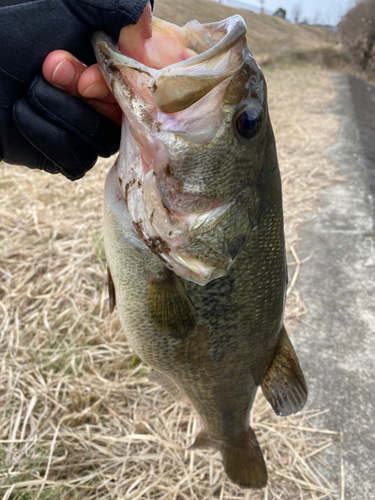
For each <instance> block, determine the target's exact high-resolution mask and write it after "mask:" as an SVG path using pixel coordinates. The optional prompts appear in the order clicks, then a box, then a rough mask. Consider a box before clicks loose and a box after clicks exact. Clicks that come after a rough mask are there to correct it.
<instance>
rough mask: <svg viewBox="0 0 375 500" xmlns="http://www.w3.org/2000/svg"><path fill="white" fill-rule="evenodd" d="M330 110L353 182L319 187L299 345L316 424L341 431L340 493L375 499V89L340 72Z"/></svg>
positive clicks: (334, 474)
mask: <svg viewBox="0 0 375 500" xmlns="http://www.w3.org/2000/svg"><path fill="white" fill-rule="evenodd" d="M334 82H335V86H336V87H337V89H338V91H339V93H338V98H337V100H336V102H335V105H334V108H333V109H332V112H333V113H334V114H335V115H337V116H339V117H340V118H341V120H342V127H341V130H340V132H339V134H338V140H337V142H336V144H335V145H334V146H333V147H331V148H330V149H329V150H328V152H327V154H328V155H329V157H330V158H333V159H334V160H335V161H337V162H338V164H339V169H340V173H341V174H342V175H343V176H344V177H345V179H346V180H345V182H342V183H340V184H336V185H334V186H332V187H329V188H328V189H325V190H323V191H322V192H321V196H322V201H323V205H322V209H321V213H320V216H319V217H318V218H316V219H315V220H313V221H311V222H310V223H307V224H305V225H303V226H302V227H301V229H300V235H301V242H300V243H299V244H298V246H297V248H298V252H299V253H300V255H301V256H304V255H307V254H309V253H311V251H312V250H313V255H312V258H311V260H310V261H309V262H307V263H306V265H305V266H303V268H302V269H301V279H300V282H299V290H300V292H301V294H302V296H303V297H304V300H306V303H307V304H308V308H309V311H308V313H307V314H306V316H305V317H304V319H305V322H306V324H305V325H300V326H299V327H298V328H297V330H296V332H295V334H296V344H297V345H298V351H299V352H300V356H301V361H302V366H304V367H305V371H306V374H307V379H308V380H309V381H310V399H309V406H310V407H311V408H317V407H320V408H326V409H327V410H329V412H327V413H325V414H324V415H321V416H320V417H319V419H318V420H317V421H316V423H317V425H318V426H319V427H322V428H327V427H328V428H330V429H332V430H334V431H336V432H337V438H336V439H335V445H334V448H332V449H331V450H330V451H331V453H326V454H323V456H322V457H321V459H322V460H323V462H324V464H325V470H326V471H327V470H328V472H329V473H328V478H329V480H330V481H331V483H332V484H333V485H334V487H335V495H334V498H337V499H341V500H344V499H350V500H363V499H366V500H373V499H375V493H374V485H375V430H374V429H375V397H374V395H375V361H374V360H375V343H374V338H375V311H374V296H375V232H374V218H373V216H374V208H375V204H374V194H375V190H374V173H375V170H374V168H375V146H374V140H375V88H372V89H371V87H369V86H368V85H367V84H366V83H364V82H362V81H360V80H357V79H355V78H354V77H351V76H347V75H341V76H340V77H336V78H335V80H334Z"/></svg>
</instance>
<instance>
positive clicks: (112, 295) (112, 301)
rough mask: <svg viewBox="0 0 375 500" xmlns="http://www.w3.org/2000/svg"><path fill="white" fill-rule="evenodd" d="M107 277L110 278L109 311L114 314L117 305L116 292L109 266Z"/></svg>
mask: <svg viewBox="0 0 375 500" xmlns="http://www.w3.org/2000/svg"><path fill="white" fill-rule="evenodd" d="M107 276H108V298H109V310H110V312H113V309H114V308H115V305H116V290H115V285H114V283H113V279H112V274H111V270H110V268H109V266H107Z"/></svg>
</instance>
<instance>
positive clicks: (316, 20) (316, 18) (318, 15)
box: [313, 10, 322, 24]
mask: <svg viewBox="0 0 375 500" xmlns="http://www.w3.org/2000/svg"><path fill="white" fill-rule="evenodd" d="M313 24H322V13H321V11H320V10H317V11H316V12H315V15H314V19H313Z"/></svg>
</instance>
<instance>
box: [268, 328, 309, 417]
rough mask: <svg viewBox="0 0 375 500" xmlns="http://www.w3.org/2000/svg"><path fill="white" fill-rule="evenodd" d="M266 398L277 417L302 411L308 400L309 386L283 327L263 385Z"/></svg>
mask: <svg viewBox="0 0 375 500" xmlns="http://www.w3.org/2000/svg"><path fill="white" fill-rule="evenodd" d="M261 387H262V391H263V394H264V397H265V398H266V399H267V400H268V402H269V403H270V404H271V406H272V408H273V410H274V412H275V413H276V415H280V416H283V417H285V416H287V415H291V414H292V413H297V412H298V411H300V410H301V409H302V408H303V406H304V404H305V403H306V399H307V386H306V381H305V377H304V376H303V373H302V370H301V367H300V365H299V362H298V358H297V355H296V353H295V351H294V349H293V346H292V344H291V342H290V340H289V337H288V334H287V333H286V331H285V328H284V327H283V329H282V332H281V335H280V340H279V344H278V346H277V349H276V352H275V355H274V358H273V360H272V362H271V365H270V367H269V368H268V371H267V373H266V374H265V376H264V378H263V381H262V383H261Z"/></svg>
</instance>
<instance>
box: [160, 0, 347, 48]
mask: <svg viewBox="0 0 375 500" xmlns="http://www.w3.org/2000/svg"><path fill="white" fill-rule="evenodd" d="M255 4H256V2H255ZM233 14H240V15H241V16H242V17H243V18H244V19H245V22H246V25H247V28H248V31H247V38H248V41H249V47H250V50H251V51H252V52H253V54H254V55H255V56H256V57H259V55H260V54H271V55H272V56H275V55H281V54H285V53H294V52H301V51H312V50H317V49H320V50H322V49H326V48H329V47H332V46H334V45H335V43H336V42H337V40H338V36H337V35H335V34H334V33H332V32H331V31H329V30H327V29H326V28H323V27H316V26H309V25H296V24H292V23H290V22H289V21H286V20H285V19H281V18H279V17H275V16H268V15H266V14H256V13H255V12H252V11H250V10H244V9H236V8H233V7H228V6H227V5H221V4H218V3H217V2H212V1H210V0H189V1H188V2H181V3H179V4H178V8H177V7H176V1H175V0H157V1H156V2H155V15H156V16H158V17H160V18H162V19H166V20H167V21H170V22H173V23H176V24H178V25H180V26H183V25H184V24H186V23H187V22H189V21H191V20H192V19H197V20H198V21H199V22H201V23H212V22H215V21H220V20H221V19H225V18H227V17H229V16H232V15H233Z"/></svg>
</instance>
